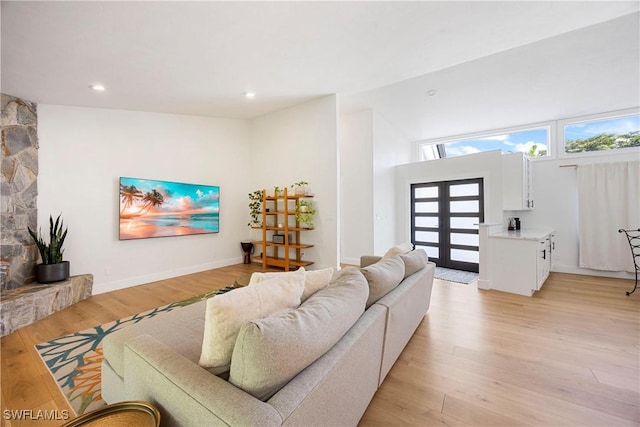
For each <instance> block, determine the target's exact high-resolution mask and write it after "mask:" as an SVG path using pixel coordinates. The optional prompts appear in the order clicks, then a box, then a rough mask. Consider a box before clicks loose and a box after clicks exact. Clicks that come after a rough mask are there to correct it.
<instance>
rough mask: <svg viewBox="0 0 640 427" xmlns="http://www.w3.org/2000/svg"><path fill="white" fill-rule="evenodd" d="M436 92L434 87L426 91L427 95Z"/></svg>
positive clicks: (432, 94)
mask: <svg viewBox="0 0 640 427" xmlns="http://www.w3.org/2000/svg"><path fill="white" fill-rule="evenodd" d="M436 93H437V91H436V90H435V89H429V90H428V91H427V95H429V96H434V95H435V94H436Z"/></svg>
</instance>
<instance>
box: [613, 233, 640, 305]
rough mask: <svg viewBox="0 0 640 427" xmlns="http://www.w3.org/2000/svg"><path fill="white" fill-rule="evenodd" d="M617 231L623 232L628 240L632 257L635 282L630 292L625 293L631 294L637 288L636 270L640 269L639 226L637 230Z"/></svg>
mask: <svg viewBox="0 0 640 427" xmlns="http://www.w3.org/2000/svg"><path fill="white" fill-rule="evenodd" d="M618 233H624V234H625V235H626V236H627V240H629V247H630V248H631V256H632V257H633V264H634V265H635V267H636V284H635V286H634V287H633V290H632V291H631V292H627V295H631V294H632V293H634V292H635V291H636V289H637V288H638V271H640V228H638V229H637V230H623V229H620V230H618Z"/></svg>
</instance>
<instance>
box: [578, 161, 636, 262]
mask: <svg viewBox="0 0 640 427" xmlns="http://www.w3.org/2000/svg"><path fill="white" fill-rule="evenodd" d="M639 171H640V162H617V163H600V164H591V165H580V166H578V221H579V224H578V230H579V233H580V234H579V239H580V267H582V268H591V269H595V270H607V271H629V272H633V271H635V267H634V264H633V260H632V258H631V250H630V249H629V242H628V241H627V238H626V237H625V235H624V233H618V229H620V228H624V229H636V230H637V229H638V228H640V188H639V185H640V172H639Z"/></svg>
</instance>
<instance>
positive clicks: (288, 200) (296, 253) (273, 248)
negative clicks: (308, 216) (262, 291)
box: [253, 188, 313, 271]
mask: <svg viewBox="0 0 640 427" xmlns="http://www.w3.org/2000/svg"><path fill="white" fill-rule="evenodd" d="M310 197H312V196H307V195H299V194H298V195H296V194H292V195H289V194H288V192H287V189H286V188H285V189H284V190H283V191H282V192H281V193H279V194H276V195H273V196H267V193H266V190H263V191H262V225H261V226H260V227H253V228H256V229H260V230H262V239H261V240H258V241H254V242H253V244H254V245H256V246H260V247H261V248H262V268H263V269H266V268H267V267H279V268H283V269H284V270H285V271H289V270H295V269H297V268H299V267H306V266H308V265H311V264H313V262H312V261H306V260H303V259H302V258H303V254H304V252H303V251H304V250H305V249H308V248H311V247H313V245H312V244H308V243H304V242H303V235H304V234H305V232H307V231H309V230H311V228H307V227H303V226H302V225H303V224H301V223H300V221H299V220H298V217H297V216H296V212H297V211H298V210H299V209H301V208H300V205H301V203H300V201H301V200H303V199H308V198H310Z"/></svg>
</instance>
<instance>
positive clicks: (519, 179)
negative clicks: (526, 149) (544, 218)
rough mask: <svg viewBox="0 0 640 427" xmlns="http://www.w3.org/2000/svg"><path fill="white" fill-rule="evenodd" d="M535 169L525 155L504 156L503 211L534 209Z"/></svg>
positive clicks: (511, 154) (512, 154)
mask: <svg viewBox="0 0 640 427" xmlns="http://www.w3.org/2000/svg"><path fill="white" fill-rule="evenodd" d="M532 187H533V168H532V167H531V159H530V158H529V157H528V156H526V155H525V154H524V153H510V154H503V155H502V209H504V210H505V211H523V210H531V209H533V188H532Z"/></svg>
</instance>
